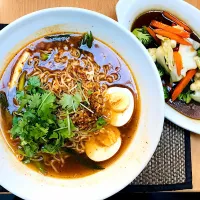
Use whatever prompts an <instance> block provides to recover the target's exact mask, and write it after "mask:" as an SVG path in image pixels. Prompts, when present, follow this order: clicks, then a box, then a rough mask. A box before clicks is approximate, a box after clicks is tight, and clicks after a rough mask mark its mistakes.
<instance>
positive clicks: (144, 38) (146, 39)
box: [132, 27, 153, 47]
mask: <svg viewBox="0 0 200 200" xmlns="http://www.w3.org/2000/svg"><path fill="white" fill-rule="evenodd" d="M132 33H133V34H134V35H135V36H136V37H137V38H138V39H139V40H140V41H141V42H142V44H143V45H144V46H146V47H147V46H148V45H150V44H151V42H152V41H153V39H152V36H151V35H150V34H149V33H148V31H147V30H146V27H142V28H136V29H134V30H133V32H132Z"/></svg>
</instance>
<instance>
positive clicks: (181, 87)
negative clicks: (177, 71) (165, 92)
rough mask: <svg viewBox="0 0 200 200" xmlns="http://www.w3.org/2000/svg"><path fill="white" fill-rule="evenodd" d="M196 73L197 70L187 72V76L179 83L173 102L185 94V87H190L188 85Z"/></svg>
mask: <svg viewBox="0 0 200 200" xmlns="http://www.w3.org/2000/svg"><path fill="white" fill-rule="evenodd" d="M196 73H197V70H196V69H191V70H190V71H188V72H187V74H186V76H185V77H184V78H183V79H182V80H181V81H180V82H179V84H178V85H177V86H176V88H175V90H174V92H173V93H172V101H175V100H176V99H177V98H178V96H179V95H180V94H181V93H182V92H183V90H184V89H185V87H186V86H187V85H188V83H189V82H190V81H191V79H192V78H193V76H194V75H195V74H196Z"/></svg>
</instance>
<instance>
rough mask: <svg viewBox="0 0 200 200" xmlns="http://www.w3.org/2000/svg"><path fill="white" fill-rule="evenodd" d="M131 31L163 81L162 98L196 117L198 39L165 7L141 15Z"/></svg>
mask: <svg viewBox="0 0 200 200" xmlns="http://www.w3.org/2000/svg"><path fill="white" fill-rule="evenodd" d="M132 33H133V34H134V35H135V36H136V37H137V38H138V39H139V40H140V41H141V42H142V44H143V45H144V46H145V47H146V48H147V50H148V52H149V54H150V55H151V57H152V59H153V61H154V62H155V64H156V66H157V69H158V72H159V75H160V77H161V79H162V83H163V91H164V97H165V100H166V102H167V103H168V104H169V105H171V106H172V107H173V108H175V109H176V110H178V111H179V112H181V113H182V114H184V115H186V116H188V117H191V118H194V119H200V113H199V112H198V109H200V39H199V37H198V36H197V35H196V34H195V33H194V32H193V31H192V30H191V28H190V27H189V26H188V25H186V24H185V23H184V22H182V21H181V20H179V19H178V18H177V17H175V16H173V15H172V14H170V13H168V12H166V11H149V12H146V13H144V14H143V15H141V16H140V17H139V18H138V19H137V20H136V21H135V22H134V23H133V27H132Z"/></svg>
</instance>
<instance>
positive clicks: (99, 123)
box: [96, 117, 107, 130]
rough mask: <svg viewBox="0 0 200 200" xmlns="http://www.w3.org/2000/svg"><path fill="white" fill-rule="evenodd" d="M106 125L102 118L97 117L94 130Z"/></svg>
mask: <svg viewBox="0 0 200 200" xmlns="http://www.w3.org/2000/svg"><path fill="white" fill-rule="evenodd" d="M106 124H107V122H106V120H105V119H104V118H103V117H99V118H98V119H97V121H96V128H97V130H100V129H101V128H102V127H103V126H105V125H106Z"/></svg>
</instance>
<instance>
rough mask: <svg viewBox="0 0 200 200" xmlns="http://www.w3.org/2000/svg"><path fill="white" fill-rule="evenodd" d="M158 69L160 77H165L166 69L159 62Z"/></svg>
mask: <svg viewBox="0 0 200 200" xmlns="http://www.w3.org/2000/svg"><path fill="white" fill-rule="evenodd" d="M156 67H157V70H158V72H159V75H160V77H163V76H164V75H165V69H164V68H163V67H162V66H161V65H160V64H159V63H157V62H156Z"/></svg>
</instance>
